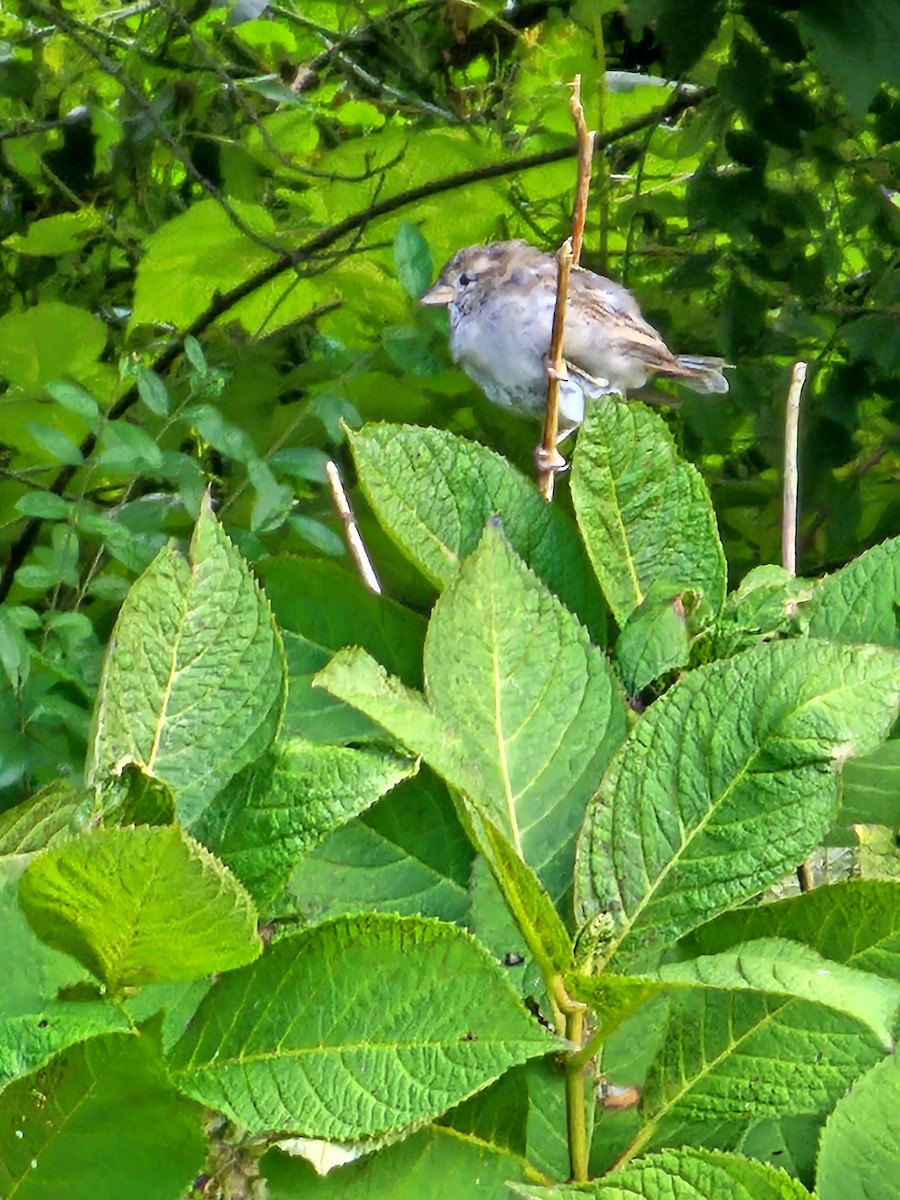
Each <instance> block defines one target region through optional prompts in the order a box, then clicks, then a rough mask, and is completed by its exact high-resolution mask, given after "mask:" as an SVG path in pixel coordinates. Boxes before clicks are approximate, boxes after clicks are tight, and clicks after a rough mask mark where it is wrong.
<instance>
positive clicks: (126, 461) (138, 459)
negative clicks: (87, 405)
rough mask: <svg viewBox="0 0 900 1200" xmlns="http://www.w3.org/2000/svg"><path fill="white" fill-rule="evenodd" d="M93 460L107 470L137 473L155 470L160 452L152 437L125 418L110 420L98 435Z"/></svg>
mask: <svg viewBox="0 0 900 1200" xmlns="http://www.w3.org/2000/svg"><path fill="white" fill-rule="evenodd" d="M96 461H97V463H98V464H99V465H100V466H102V467H106V468H107V469H108V470H110V471H121V472H123V474H128V475H137V474H140V473H141V472H148V471H149V472H153V471H158V470H159V469H160V468H161V467H162V464H163V456H162V451H161V450H160V448H159V446H157V444H156V442H155V440H154V439H153V438H152V437H151V436H150V434H149V433H146V432H145V431H144V430H143V429H141V427H140V426H139V425H132V424H131V423H130V422H129V421H110V422H109V423H108V424H107V425H106V426H104V429H103V432H102V434H101V435H100V446H99V450H98V452H97V456H96Z"/></svg>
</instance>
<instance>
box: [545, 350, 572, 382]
mask: <svg viewBox="0 0 900 1200" xmlns="http://www.w3.org/2000/svg"><path fill="white" fill-rule="evenodd" d="M544 370H545V371H546V372H547V378H548V379H558V380H559V382H560V383H568V382H569V372H568V371H567V370H566V364H565V363H563V364H562V368H561V369H560V370H557V368H556V367H555V366H554V365H553V363H552V361H551V360H550V358H549V357H547V355H544Z"/></svg>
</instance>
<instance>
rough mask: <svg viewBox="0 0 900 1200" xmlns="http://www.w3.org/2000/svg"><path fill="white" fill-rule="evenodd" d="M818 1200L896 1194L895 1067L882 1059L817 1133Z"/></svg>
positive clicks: (899, 1083)
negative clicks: (819, 1137)
mask: <svg viewBox="0 0 900 1200" xmlns="http://www.w3.org/2000/svg"><path fill="white" fill-rule="evenodd" d="M816 1194H817V1195H818V1197H819V1200H895V1197H896V1196H897V1195H898V1194H900V1065H898V1062H897V1058H896V1055H892V1056H891V1057H890V1058H886V1059H884V1060H883V1061H882V1062H880V1063H878V1064H877V1065H876V1066H874V1067H873V1068H872V1070H871V1071H869V1073H868V1074H867V1075H864V1076H863V1077H862V1079H860V1080H858V1081H857V1083H855V1084H854V1086H853V1089H852V1090H851V1092H850V1094H849V1095H848V1096H845V1097H844V1098H843V1099H841V1100H839V1101H838V1102H837V1105H836V1107H835V1109H834V1112H833V1113H832V1114H831V1116H830V1117H829V1118H828V1121H827V1122H826V1124H825V1129H824V1130H823V1131H822V1140H821V1143H820V1145H819V1162H818V1170H817V1172H816Z"/></svg>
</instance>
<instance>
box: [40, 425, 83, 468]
mask: <svg viewBox="0 0 900 1200" xmlns="http://www.w3.org/2000/svg"><path fill="white" fill-rule="evenodd" d="M25 428H26V429H27V430H28V432H29V433H30V434H31V436H32V437H33V438H34V440H35V442H36V443H37V445H38V446H40V448H41V449H42V450H43V451H45V453H47V454H49V455H50V457H51V458H52V459H53V461H54V462H60V463H64V464H65V465H66V466H69V467H80V466H81V464H82V463H83V462H84V457H83V456H82V453H81V450H80V449H79V447H78V446H77V445H76V443H75V442H73V441H72V439H71V438H70V437H69V435H68V434H66V433H62V432H61V431H60V430H59V429H54V428H53V426H52V425H45V424H44V423H43V422H42V421H28V422H27V423H26V426H25Z"/></svg>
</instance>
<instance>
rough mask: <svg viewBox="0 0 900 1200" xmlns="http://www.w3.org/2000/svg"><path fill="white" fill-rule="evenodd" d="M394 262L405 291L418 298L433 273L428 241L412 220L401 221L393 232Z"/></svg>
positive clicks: (415, 298)
mask: <svg viewBox="0 0 900 1200" xmlns="http://www.w3.org/2000/svg"><path fill="white" fill-rule="evenodd" d="M394 263H395V265H396V267H397V278H398V279H399V280H400V282H401V283H402V284H403V286H404V288H405V289H406V291H407V292H408V293H409V294H410V296H412V297H413V299H414V300H418V298H419V296H421V295H422V293H423V292H424V291H425V290H426V289H427V288H428V286H429V284H430V283H431V279H432V276H433V275H434V264H433V262H432V261H431V251H430V250H429V248H428V243H427V242H426V241H425V239H424V238H423V237H422V235H421V233H420V232H419V230H418V229H417V227H416V226H415V225H413V223H412V221H401V223H400V224H399V225H398V226H397V232H396V233H395V234H394Z"/></svg>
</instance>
